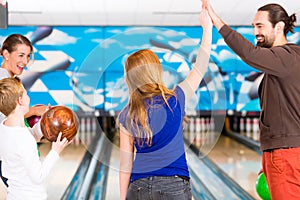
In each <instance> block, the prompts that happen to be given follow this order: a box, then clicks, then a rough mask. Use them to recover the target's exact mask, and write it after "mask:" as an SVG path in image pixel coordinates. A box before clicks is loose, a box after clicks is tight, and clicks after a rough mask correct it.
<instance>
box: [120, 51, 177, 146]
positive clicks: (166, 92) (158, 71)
mask: <svg viewBox="0 0 300 200" xmlns="http://www.w3.org/2000/svg"><path fill="white" fill-rule="evenodd" d="M162 73H163V70H162V65H161V63H160V61H159V58H158V57H157V55H156V54H155V53H154V52H152V51H151V50H149V49H143V50H139V51H137V52H135V53H133V54H131V55H130V56H129V57H128V58H127V60H126V63H125V79H126V82H127V85H128V89H129V93H130V97H129V101H128V105H127V106H128V108H129V110H128V117H127V118H126V128H127V130H129V131H131V130H136V133H137V141H138V144H139V145H142V144H143V143H144V141H145V142H146V143H147V144H148V145H149V146H151V145H152V136H153V133H152V131H151V129H150V127H149V122H148V111H147V107H146V101H145V100H147V99H151V98H152V97H154V96H158V95H161V96H162V98H163V100H164V102H165V103H166V104H167V106H168V107H169V108H170V106H169V104H168V98H170V97H171V96H175V93H174V89H173V90H171V89H168V88H167V87H166V86H165V85H164V83H163V78H162V77H163V76H162ZM170 109H171V108H170ZM144 139H146V140H144Z"/></svg>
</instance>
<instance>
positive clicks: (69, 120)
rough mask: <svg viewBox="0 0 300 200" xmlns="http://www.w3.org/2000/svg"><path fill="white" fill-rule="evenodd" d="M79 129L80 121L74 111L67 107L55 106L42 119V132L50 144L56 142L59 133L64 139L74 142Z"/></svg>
mask: <svg viewBox="0 0 300 200" xmlns="http://www.w3.org/2000/svg"><path fill="white" fill-rule="evenodd" d="M78 129H79V120H78V117H77V115H76V113H75V112H74V111H72V110H71V109H70V108H68V107H66V106H53V107H51V108H50V109H49V110H47V111H46V112H45V113H44V114H43V115H42V118H41V130H42V133H43V135H44V137H45V138H46V139H47V140H49V141H50V142H53V141H56V139H57V137H58V134H59V132H62V137H61V138H62V139H63V138H64V137H66V138H67V139H68V141H70V140H72V139H73V138H74V137H75V135H76V134H77V131H78Z"/></svg>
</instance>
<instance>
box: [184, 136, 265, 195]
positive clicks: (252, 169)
mask: <svg viewBox="0 0 300 200" xmlns="http://www.w3.org/2000/svg"><path fill="white" fill-rule="evenodd" d="M193 134H195V133H192V134H191V133H186V135H185V137H190V138H191V135H193ZM197 134H200V135H201V134H202V135H205V136H204V137H200V141H199V139H198V136H194V137H195V139H194V141H193V142H192V144H193V145H194V146H196V147H197V148H198V149H200V151H201V149H202V150H203V149H204V150H205V146H213V147H212V148H211V149H210V150H209V151H207V150H205V153H206V154H205V156H206V157H207V158H208V159H209V160H211V161H212V162H214V163H215V164H216V165H217V166H218V167H219V168H220V169H221V170H222V171H224V172H225V173H226V174H227V175H228V176H229V177H230V178H231V179H232V180H234V181H235V182H236V183H237V184H239V185H240V186H241V187H242V188H243V189H244V190H245V191H246V192H248V193H249V194H250V195H251V196H252V197H253V198H254V199H259V197H258V196H257V194H256V191H255V182H256V178H257V174H258V172H259V170H260V169H261V155H259V154H258V153H257V152H256V151H253V150H252V149H249V148H248V147H246V146H245V145H243V144H241V143H239V142H237V141H235V140H233V139H231V138H229V137H227V136H224V135H220V134H219V133H216V132H213V131H211V132H203V133H197ZM208 135H209V137H207V136H208ZM212 137H217V138H215V139H207V138H212ZM205 138H206V139H205ZM209 142H213V144H209ZM200 143H201V144H200ZM214 143H215V145H214ZM208 187H209V186H208Z"/></svg>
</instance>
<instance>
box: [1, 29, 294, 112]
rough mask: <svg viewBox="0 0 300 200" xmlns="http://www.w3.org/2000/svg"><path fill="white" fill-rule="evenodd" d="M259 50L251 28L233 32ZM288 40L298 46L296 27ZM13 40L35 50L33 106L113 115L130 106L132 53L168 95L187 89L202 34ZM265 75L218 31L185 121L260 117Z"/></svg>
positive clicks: (124, 32)
mask: <svg viewBox="0 0 300 200" xmlns="http://www.w3.org/2000/svg"><path fill="white" fill-rule="evenodd" d="M234 29H236V30H237V31H238V32H239V33H241V34H242V35H244V36H245V37H246V38H247V39H248V40H250V41H251V42H253V44H255V38H254V36H253V35H252V32H253V29H252V27H234ZM295 31H296V34H293V35H289V36H288V40H289V41H290V42H295V43H298V44H299V43H300V37H299V31H300V29H299V27H297V28H296V29H295ZM12 33H20V34H23V35H25V36H27V37H28V38H29V39H30V40H31V41H32V43H33V46H34V62H33V63H31V64H30V65H29V66H28V67H27V68H26V71H25V73H23V75H22V77H21V78H22V81H23V83H24V85H25V87H26V89H27V90H28V94H29V96H30V97H31V105H36V104H51V105H58V104H60V105H61V104H62V105H66V106H69V107H71V108H72V109H73V110H74V111H78V112H92V111H94V110H98V111H101V113H105V114H109V115H115V114H116V113H117V112H118V111H120V109H121V108H122V107H123V106H124V105H126V103H127V97H128V90H127V87H126V84H125V80H124V76H123V64H124V61H125V60H126V58H127V56H128V55H130V54H131V53H132V52H134V51H136V50H139V49H142V48H148V49H151V50H153V51H154V52H156V53H157V55H158V56H159V58H160V60H161V63H162V65H163V69H164V80H165V83H166V84H167V86H168V87H170V88H171V87H173V86H174V85H175V84H177V83H179V82H180V81H182V80H183V79H184V78H185V77H186V75H187V73H188V72H189V70H190V69H191V67H192V65H193V63H194V62H195V59H196V54H197V50H198V48H199V45H200V42H201V41H200V38H201V35H202V29H201V27H119V26H116V27H98V26H97V27H93V26H91V27H89V26H74V27H72V26H67V27H63V26H57V27H56V26H53V27H45V26H26V27H24V26H11V27H8V28H7V29H1V30H0V36H1V38H0V40H1V43H2V42H3V40H4V39H5V38H6V37H7V36H8V35H9V34H12ZM261 78H262V74H261V72H260V71H257V70H255V69H254V68H251V67H250V66H248V65H247V64H245V63H244V62H243V61H242V60H241V59H240V58H239V57H238V56H237V55H236V54H235V53H234V52H233V51H232V50H231V49H230V48H229V47H228V46H227V45H226V44H225V42H224V40H223V39H222V37H221V36H220V35H219V33H218V32H217V30H216V29H214V31H213V45H212V52H211V56H210V63H209V69H208V71H207V73H206V74H205V77H204V80H203V81H202V82H201V85H200V87H199V88H198V90H197V92H196V94H195V96H194V97H193V98H192V99H191V100H190V101H189V102H188V103H187V113H188V114H190V115H193V114H195V113H198V112H203V113H205V112H209V111H227V112H228V111H232V112H237V113H242V112H243V113H245V112H246V113H247V112H256V113H258V112H259V111H260V107H259V100H258V94H257V89H258V84H259V81H260V80H261Z"/></svg>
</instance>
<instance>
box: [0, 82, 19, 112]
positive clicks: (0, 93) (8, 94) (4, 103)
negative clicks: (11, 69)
mask: <svg viewBox="0 0 300 200" xmlns="http://www.w3.org/2000/svg"><path fill="white" fill-rule="evenodd" d="M24 90H25V89H24V87H23V84H22V82H21V80H20V79H19V78H18V77H14V78H4V79H1V80H0V111H1V112H2V113H3V114H4V115H6V116H8V115H9V114H10V113H11V112H12V111H14V110H15V109H16V106H17V101H18V99H19V97H22V95H23V93H24Z"/></svg>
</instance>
